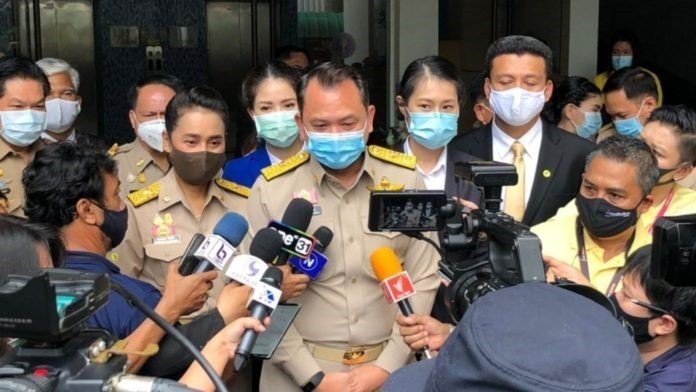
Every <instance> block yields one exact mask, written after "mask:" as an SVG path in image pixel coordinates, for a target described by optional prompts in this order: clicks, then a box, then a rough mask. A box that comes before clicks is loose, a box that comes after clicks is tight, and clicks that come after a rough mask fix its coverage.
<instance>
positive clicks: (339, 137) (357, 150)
mask: <svg viewBox="0 0 696 392" xmlns="http://www.w3.org/2000/svg"><path fill="white" fill-rule="evenodd" d="M307 135H308V137H309V140H308V141H307V151H308V152H309V153H310V154H311V155H312V156H313V157H314V158H315V159H316V160H317V161H319V163H321V164H322V165H324V166H326V167H328V168H331V169H334V170H341V169H345V168H347V167H348V166H350V165H351V164H352V163H353V162H355V161H356V160H358V158H360V155H361V154H362V153H363V152H364V151H365V129H361V130H358V131H350V132H343V133H325V132H310V131H307Z"/></svg>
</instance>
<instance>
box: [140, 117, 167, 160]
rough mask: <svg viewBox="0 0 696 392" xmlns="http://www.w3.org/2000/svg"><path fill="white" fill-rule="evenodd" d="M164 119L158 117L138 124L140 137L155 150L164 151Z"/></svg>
mask: <svg viewBox="0 0 696 392" xmlns="http://www.w3.org/2000/svg"><path fill="white" fill-rule="evenodd" d="M165 130H166V128H165V126H164V120H162V119H160V118H158V119H154V120H150V121H145V122H143V123H140V124H138V137H140V140H142V141H144V142H145V144H147V145H148V146H150V148H152V149H153V150H155V151H158V152H162V151H164V139H163V136H162V133H163V132H164V131H165Z"/></svg>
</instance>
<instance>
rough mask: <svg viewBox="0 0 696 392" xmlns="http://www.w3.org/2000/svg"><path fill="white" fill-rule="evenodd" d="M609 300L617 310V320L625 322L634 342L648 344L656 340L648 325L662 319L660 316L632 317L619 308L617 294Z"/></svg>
mask: <svg viewBox="0 0 696 392" xmlns="http://www.w3.org/2000/svg"><path fill="white" fill-rule="evenodd" d="M609 300H610V301H611V303H612V304H614V307H615V308H616V318H617V319H619V321H623V322H624V325H626V326H627V327H628V329H630V331H629V332H630V333H631V335H633V340H634V341H635V342H636V344H643V343H647V342H649V341H651V340H653V339H655V337H654V336H651V335H650V332H649V328H648V323H650V320H652V319H656V318H658V317H660V316H659V315H658V316H654V317H636V316H631V315H630V314H628V313H626V312H624V310H623V309H621V306H619V301H618V300H617V299H616V294H612V295H611V296H610V297H609Z"/></svg>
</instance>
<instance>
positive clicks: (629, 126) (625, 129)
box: [614, 100, 645, 137]
mask: <svg viewBox="0 0 696 392" xmlns="http://www.w3.org/2000/svg"><path fill="white" fill-rule="evenodd" d="M644 103H645V100H643V102H641V103H640V109H638V113H636V115H635V116H633V117H629V118H625V119H623V120H614V128H616V133H618V134H619V135H624V136H630V137H638V136H639V135H640V133H641V132H643V124H641V123H640V120H638V116H640V112H641V111H642V110H643V104H644Z"/></svg>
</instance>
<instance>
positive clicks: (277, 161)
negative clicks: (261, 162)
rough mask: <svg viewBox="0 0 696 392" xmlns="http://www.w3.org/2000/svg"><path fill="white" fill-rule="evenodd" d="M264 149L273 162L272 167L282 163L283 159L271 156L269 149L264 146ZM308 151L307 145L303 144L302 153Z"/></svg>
mask: <svg viewBox="0 0 696 392" xmlns="http://www.w3.org/2000/svg"><path fill="white" fill-rule="evenodd" d="M264 149H265V150H266V153H267V154H268V159H269V160H270V161H271V165H275V164H276V163H280V162H281V161H282V159H280V158H278V157H277V156H275V155H273V154H271V151H270V150H269V149H268V148H265V146H264ZM306 149H307V143H302V148H301V149H300V151H304V150H306ZM298 153H299V151H298Z"/></svg>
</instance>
